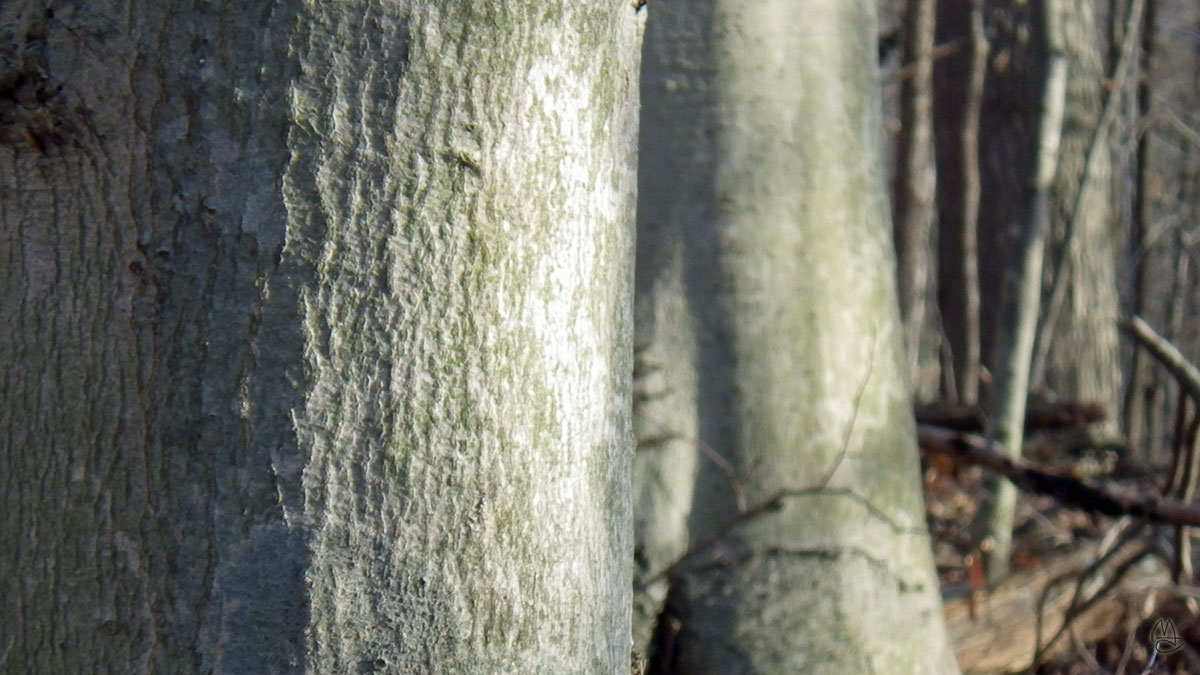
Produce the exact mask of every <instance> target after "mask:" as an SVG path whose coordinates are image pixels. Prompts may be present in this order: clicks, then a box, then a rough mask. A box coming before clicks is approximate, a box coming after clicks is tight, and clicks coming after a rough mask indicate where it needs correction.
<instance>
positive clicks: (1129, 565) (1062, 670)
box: [922, 445, 1200, 675]
mask: <svg viewBox="0 0 1200 675" xmlns="http://www.w3.org/2000/svg"><path fill="white" fill-rule="evenodd" d="M1046 447H1047V448H1049V449H1047V451H1046V453H1045V456H1036V455H1037V454H1038V453H1037V446H1036V445H1035V446H1034V447H1033V448H1032V449H1031V447H1030V446H1027V449H1026V452H1027V454H1031V455H1033V456H1032V457H1031V458H1032V459H1034V460H1035V461H1038V462H1041V463H1043V464H1044V465H1045V466H1048V467H1051V468H1053V469H1056V470H1059V471H1062V472H1064V473H1066V474H1070V475H1079V477H1080V478H1082V479H1084V480H1086V481H1088V484H1090V485H1093V486H1098V487H1101V488H1102V489H1105V490H1116V491H1125V492H1126V493H1128V492H1129V491H1136V492H1139V493H1142V494H1153V493H1155V492H1156V491H1157V490H1159V489H1160V486H1161V485H1162V484H1163V483H1164V482H1165V480H1164V479H1163V478H1162V476H1164V475H1165V474H1166V472H1167V469H1158V470H1151V469H1150V468H1148V467H1145V466H1136V465H1133V464H1132V463H1129V462H1126V461H1124V460H1118V459H1117V454H1116V453H1115V452H1110V453H1108V454H1105V453H1100V454H1099V456H1098V458H1097V457H1095V456H1090V457H1084V458H1080V457H1072V456H1069V453H1057V454H1058V455H1059V456H1058V457H1057V458H1056V457H1055V454H1056V453H1055V452H1054V451H1053V450H1052V447H1053V446H1052V445H1050V446H1046ZM922 468H923V471H924V476H923V478H924V480H923V484H924V488H925V501H926V516H927V520H928V522H929V527H930V531H931V533H932V535H933V538H934V557H935V561H936V564H937V567H938V574H939V579H940V581H941V586H942V593H943V598H944V600H945V610H946V617H947V624H948V626H949V630H950V633H951V639H952V641H953V642H954V644H955V651H956V654H957V655H958V658H959V663H960V667H961V668H962V669H963V671H964V672H965V673H1007V672H1033V673H1039V674H1044V675H1051V674H1053V675H1080V674H1082V673H1089V674H1091V673H1111V674H1112V675H1130V674H1132V675H1149V674H1150V673H1155V674H1166V673H1200V651H1198V648H1200V605H1198V604H1197V598H1200V588H1197V587H1195V586H1192V585H1191V583H1189V584H1186V585H1180V584H1178V583H1174V582H1173V581H1172V575H1171V573H1170V571H1169V570H1171V569H1172V568H1173V566H1175V565H1176V561H1175V560H1174V557H1175V553H1174V551H1175V550H1176V548H1177V547H1176V546H1175V541H1176V537H1177V536H1178V533H1177V528H1175V527H1173V526H1163V525H1146V524H1144V523H1142V522H1140V521H1138V520H1136V519H1134V518H1131V517H1118V518H1113V517H1108V516H1101V515H1097V514H1094V513H1088V512H1086V511H1084V510H1081V509H1079V508H1075V507H1070V506H1064V505H1063V504H1061V503H1059V502H1058V501H1057V500H1056V499H1055V498H1053V497H1048V496H1044V495H1038V494H1031V493H1028V492H1022V493H1021V495H1020V498H1019V499H1020V501H1019V505H1018V513H1017V522H1016V527H1015V528H1014V537H1013V558H1012V560H1013V569H1012V574H1011V576H1010V578H1009V579H1008V580H1007V581H1005V582H1003V583H1001V584H999V585H998V586H995V587H990V586H988V585H987V584H986V583H985V582H984V578H983V570H982V564H981V561H980V558H981V555H980V551H979V550H978V549H975V548H973V543H972V542H974V541H975V540H976V539H977V538H976V537H974V536H972V535H971V532H972V527H973V526H972V523H973V522H974V521H975V519H976V516H977V514H978V513H979V509H980V507H981V506H982V505H984V504H985V502H986V500H987V499H988V498H989V497H988V495H989V490H988V488H987V486H986V479H987V478H988V477H989V473H988V472H987V471H986V470H984V469H982V468H980V467H978V466H964V465H960V464H957V463H956V462H953V461H950V460H948V459H947V458H946V457H945V456H943V455H938V454H936V453H931V452H927V451H926V452H923V453H922ZM1185 536H1186V534H1185ZM1097 561H1099V562H1097ZM1181 578H1186V577H1181ZM1039 615H1040V619H1039ZM1039 627H1040V631H1039ZM1039 633H1040V634H1041V639H1040V641H1039V640H1038V637H1037V636H1038V634H1039ZM1047 643H1049V647H1047V646H1046V644H1047ZM1156 645H1157V648H1156ZM1035 653H1036V654H1037V656H1036V657H1035ZM1035 659H1036V660H1035ZM1152 660H1153V663H1152ZM1031 664H1032V665H1033V668H1032V670H1031V669H1030V667H1031Z"/></svg>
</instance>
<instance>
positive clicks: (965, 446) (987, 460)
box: [917, 424, 1200, 526]
mask: <svg viewBox="0 0 1200 675" xmlns="http://www.w3.org/2000/svg"><path fill="white" fill-rule="evenodd" d="M917 439H918V442H919V443H920V445H921V448H922V449H924V450H926V451H929V452H934V453H942V454H946V455H949V456H950V457H953V458H954V459H956V460H958V461H959V462H962V463H966V464H975V465H979V466H982V467H984V468H986V469H989V470H991V471H994V472H996V473H998V474H1000V475H1002V476H1004V477H1005V478H1007V479H1009V480H1010V481H1012V482H1013V484H1014V485H1016V486H1017V487H1019V488H1021V489H1022V490H1025V491H1027V492H1033V493H1037V494H1043V495H1047V496H1050V497H1054V498H1055V499H1057V500H1058V501H1059V502H1061V503H1063V504H1066V505H1068V506H1073V507H1075V508H1079V509H1083V510H1085V511H1091V512H1094V513H1101V514H1104V515H1106V516H1113V517H1118V516H1124V515H1129V516H1134V517H1139V518H1146V519H1147V520H1149V521H1151V522H1155V523H1160V524H1167V525H1191V526H1200V507H1196V506H1192V505H1190V504H1185V503H1184V502H1181V501H1179V500H1178V499H1170V498H1168V497H1160V496H1155V495H1140V494H1132V493H1123V492H1116V491H1113V490H1110V489H1107V488H1102V487H1099V486H1097V485H1095V484H1093V483H1091V482H1090V481H1083V480H1079V479H1077V478H1075V477H1074V476H1070V475H1067V474H1064V473H1062V472H1058V471H1055V470H1053V469H1051V468H1049V467H1044V466H1041V465H1039V464H1036V463H1034V462H1031V461H1029V460H1026V459H1015V460H1014V459H1009V458H1008V457H1005V456H1003V455H1001V454H1000V453H999V452H997V449H998V447H997V446H996V444H995V443H991V442H989V441H988V440H987V439H986V438H984V437H982V436H979V435H976V434H965V433H961V432H957V431H951V430H949V429H942V428H939V427H931V426H928V425H924V424H919V425H917Z"/></svg>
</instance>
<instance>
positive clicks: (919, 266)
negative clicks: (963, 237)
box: [893, 0, 940, 400]
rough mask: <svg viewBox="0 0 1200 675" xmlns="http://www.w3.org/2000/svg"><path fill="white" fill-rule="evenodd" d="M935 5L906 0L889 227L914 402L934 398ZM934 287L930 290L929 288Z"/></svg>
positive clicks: (932, 1) (926, 0) (929, 1)
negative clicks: (894, 256) (897, 132)
mask: <svg viewBox="0 0 1200 675" xmlns="http://www.w3.org/2000/svg"><path fill="white" fill-rule="evenodd" d="M935 4H936V3H935V0H908V3H907V5H906V7H905V10H904V27H903V29H902V30H903V32H904V68H903V70H902V72H903V73H904V75H903V78H904V79H903V84H902V86H901V90H900V138H899V139H898V140H897V143H896V145H897V148H896V172H895V186H894V188H893V194H894V196H895V209H894V220H895V222H894V228H895V234H894V235H893V238H894V239H895V246H896V272H897V274H896V279H897V296H898V297H899V300H900V320H901V322H902V323H903V325H904V347H905V363H906V365H907V368H908V377H909V381H910V383H911V386H912V390H913V392H914V393H915V395H916V397H917V398H918V399H923V400H930V399H933V398H936V396H937V393H938V384H939V382H938V380H939V377H938V375H939V373H938V367H937V347H938V343H939V342H940V341H939V340H933V339H930V338H931V337H932V335H934V334H936V333H935V332H934V331H930V330H929V327H928V326H929V325H930V324H936V321H935V317H936V314H934V313H933V312H930V311H928V310H929V309H931V307H930V305H931V301H932V300H933V298H935V297H936V294H937V290H936V285H934V284H931V283H930V282H931V280H933V269H932V268H933V266H934V263H933V251H932V242H933V239H934V228H935V221H934V217H935V215H936V209H935V203H934V202H935V200H934V196H935V190H936V187H937V172H936V168H935V166H934V158H933V37H934V24H935V21H934V20H935V18H936V7H935ZM931 286H933V290H931V289H930V287H931Z"/></svg>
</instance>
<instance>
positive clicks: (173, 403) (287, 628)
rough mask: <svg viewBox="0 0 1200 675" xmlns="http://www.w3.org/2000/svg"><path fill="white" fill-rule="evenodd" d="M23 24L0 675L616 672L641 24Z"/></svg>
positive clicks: (524, 17)
mask: <svg viewBox="0 0 1200 675" xmlns="http://www.w3.org/2000/svg"><path fill="white" fill-rule="evenodd" d="M50 4H51V3H48V2H39V1H36V0H16V1H14V2H6V3H3V4H2V5H0V26H4V31H3V32H2V33H0V92H3V95H2V96H0V233H2V234H0V237H2V239H0V241H2V242H3V244H2V245H0V254H2V256H3V258H4V262H5V264H4V265H3V266H0V315H3V316H4V317H5V320H6V322H7V324H6V327H5V329H4V330H3V331H2V332H0V373H2V375H0V383H2V384H0V400H2V401H3V402H4V403H3V405H2V406H0V439H2V440H0V444H2V445H3V447H2V449H0V481H2V482H3V485H2V489H0V542H2V546H0V584H2V585H0V616H3V617H4V624H5V626H4V628H0V669H3V670H5V671H6V672H28V673H82V672H131V673H132V672H139V673H148V672H197V673H203V672H212V673H279V672H289V673H290V672H310V673H354V672H395V673H414V672H432V671H434V670H437V671H444V672H458V673H499V672H513V673H516V672H525V673H534V672H556V673H583V672H595V673H599V672H606V673H613V672H618V671H621V670H623V669H624V670H627V669H628V667H629V650H630V625H629V605H630V591H629V588H630V585H631V578H630V571H629V560H628V555H629V551H630V549H631V547H632V546H631V533H630V510H629V506H628V503H629V493H628V487H627V486H628V476H629V469H630V450H629V448H630V445H631V429H630V421H629V413H628V408H629V384H628V382H629V370H630V368H631V363H630V360H629V358H628V354H629V350H630V347H631V332H632V331H631V325H630V324H631V306H630V302H629V298H630V297H631V296H632V278H631V272H632V266H631V262H632V253H633V251H632V246H633V231H632V223H633V218H634V211H633V197H634V192H635V184H634V182H633V176H634V174H633V167H634V159H635V150H636V147H635V140H636V138H635V137H636V110H637V107H638V89H637V80H636V72H637V65H638V60H639V50H640V30H641V22H642V14H641V13H639V12H638V11H637V10H636V8H635V7H633V6H632V5H631V4H630V3H628V2H625V1H624V0H622V1H619V2H618V1H613V2H605V3H588V4H580V3H576V2H567V1H563V2H555V1H554V0H551V1H549V2H542V3H538V4H537V5H530V4H527V3H512V2H504V1H499V0H461V1H460V0H411V1H404V2H395V3H380V2H374V1H369V0H363V1H356V2H352V1H335V2H322V3H312V2H300V1H297V0H285V1H284V2H269V3H268V2H245V3H226V4H223V5H220V6H216V5H212V6H210V5H195V6H193V5H186V4H185V5H176V4H173V3H156V2H141V1H136V2H133V3H131V4H129V3H127V4H123V5H122V4H117V3H108V2H97V3H86V4H83V3H77V4H73V5H72V4H67V5H63V4H62V3H54V7H53V8H51V6H50Z"/></svg>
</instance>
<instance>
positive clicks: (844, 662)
mask: <svg viewBox="0 0 1200 675" xmlns="http://www.w3.org/2000/svg"><path fill="white" fill-rule="evenodd" d="M668 8H670V9H668ZM658 10H659V11H661V13H660V14H656V15H655V17H654V19H653V21H659V20H662V23H661V24H660V26H659V27H658V28H656V29H655V30H657V31H660V32H659V33H658V34H657V36H656V37H655V38H652V39H651V40H649V41H648V43H647V45H648V49H647V56H646V59H647V64H646V66H647V67H646V71H645V74H644V79H643V87H644V89H643V91H644V92H645V101H646V109H647V110H646V116H645V118H644V125H645V126H644V133H643V136H642V138H643V143H644V145H643V148H642V157H643V164H642V167H641V168H642V178H641V190H642V195H643V199H644V202H645V205H644V206H643V207H642V208H641V209H640V217H641V220H640V223H639V225H640V228H641V233H642V235H641V238H640V247H641V248H642V250H641V251H640V252H639V256H640V262H639V267H638V269H639V274H643V273H644V274H646V275H649V276H639V280H638V286H639V291H640V292H641V293H642V296H641V297H639V307H641V308H645V309H644V311H639V313H638V318H639V320H642V321H643V324H642V325H640V326H639V328H638V330H639V340H640V342H639V345H640V348H641V350H642V353H644V354H647V355H650V354H653V355H654V357H653V358H652V359H650V362H649V363H647V367H646V368H643V369H640V370H639V375H641V376H642V377H643V382H644V384H645V385H646V386H645V388H646V391H647V392H648V393H650V392H653V393H656V394H663V397H662V398H661V399H658V401H667V400H670V401H671V402H670V403H667V402H663V403H662V404H661V405H659V404H658V401H656V402H655V405H650V404H649V403H646V404H644V405H642V406H641V407H640V408H639V415H640V417H641V420H642V421H641V422H640V424H639V428H640V429H642V430H643V432H645V433H646V438H645V439H643V446H644V449H643V450H641V451H639V457H638V462H639V463H642V464H643V465H644V466H646V467H647V468H646V469H645V470H644V471H642V472H640V473H639V474H638V475H639V478H640V479H641V480H643V481H645V480H660V481H664V482H666V481H670V482H672V483H673V484H675V481H678V484H675V485H676V486H675V487H673V488H672V490H673V493H672V494H673V495H675V498H677V499H688V498H689V497H692V495H694V498H693V499H691V501H690V504H689V505H690V511H689V512H688V513H687V514H686V516H685V515H684V514H683V513H682V511H683V508H682V507H681V506H680V505H678V504H671V505H669V506H668V505H667V504H666V503H667V502H668V501H669V500H668V499H666V498H663V499H662V500H661V502H660V503H659V508H661V509H662V510H661V511H659V512H657V513H645V512H642V513H639V522H641V523H643V524H644V525H645V527H643V528H642V529H640V530H639V537H640V542H639V544H640V546H641V547H642V548H641V550H642V551H649V550H650V546H652V545H658V544H657V541H658V540H657V530H655V529H654V525H655V524H656V523H665V524H664V525H661V527H663V528H665V532H666V535H665V536H666V537H667V538H669V539H670V542H671V543H670V547H675V548H678V547H679V546H680V543H679V540H680V539H681V538H682V535H681V534H679V530H680V529H682V528H684V527H686V528H687V531H686V534H687V535H688V536H689V541H690V543H689V551H690V555H689V556H688V557H686V558H684V559H683V560H682V561H680V562H678V563H676V564H674V565H671V566H668V567H667V568H666V569H665V573H661V574H656V573H654V570H653V568H650V569H649V571H646V572H643V574H642V579H643V580H644V582H646V585H652V584H651V583H650V582H651V581H653V580H654V579H656V578H662V579H666V580H667V585H668V586H669V592H668V593H667V594H666V595H667V602H666V604H667V606H666V609H665V611H664V612H663V615H662V616H661V617H660V619H659V622H658V626H657V629H658V630H657V642H656V647H655V648H656V651H655V653H654V654H653V660H652V664H651V667H652V670H653V671H654V672H659V673H664V672H686V673H721V674H722V675H727V674H737V673H752V672H764V673H765V672H772V673H791V672H813V673H821V672H831V673H832V672H837V673H844V672H856V673H883V672H887V673H949V672H955V667H954V662H953V657H952V656H951V653H950V650H949V647H948V645H947V643H946V640H945V634H944V629H943V626H942V619H941V614H940V605H941V603H940V598H939V595H938V592H937V582H936V578H935V576H934V574H933V567H932V562H931V557H930V549H929V538H928V533H927V532H926V530H925V527H924V519H923V514H922V508H921V499H920V494H919V490H918V475H917V473H918V470H917V461H916V454H915V448H914V443H913V433H914V432H913V426H912V411H911V407H910V405H911V402H910V396H909V394H908V388H907V386H906V379H907V378H906V373H905V368H904V366H903V363H904V360H903V356H902V335H901V329H900V323H899V316H898V312H897V310H896V304H895V303H896V295H895V285H894V284H895V278H894V276H893V274H894V266H895V263H894V259H893V257H892V253H891V241H890V237H889V230H890V228H889V227H888V218H887V202H886V196H885V194H886V193H885V190H884V179H883V166H882V158H881V152H880V143H879V134H880V112H879V106H880V103H879V89H878V81H877V77H878V76H877V66H876V63H875V44H874V38H875V35H876V30H875V16H874V14H875V12H874V3H873V2H844V1H842V0H827V1H825V2H806V3H799V4H797V3H793V2H783V1H773V2H760V3H745V2H728V1H726V0H718V1H717V2H713V3H711V4H708V3H682V2H680V3H678V4H677V5H676V4H672V0H665V1H664V2H663V3H662V5H661V6H660V7H659V8H658ZM660 105H661V106H662V107H661V108H659V106H660ZM683 139H686V140H687V141H688V142H687V143H683V142H682V141H683ZM660 143H661V144H663V145H667V144H671V143H674V144H675V145H673V146H671V147H673V148H686V150H684V151H682V152H681V153H680V155H679V156H674V157H663V156H662V155H665V154H668V153H665V152H663V145H659V144H660ZM670 322H677V323H674V324H671V323H670ZM653 367H657V370H654V369H653ZM651 373H654V377H656V378H660V381H658V382H654V385H655V386H654V387H650V386H649V385H650V384H651V382H652V380H651V377H650V375H651ZM668 397H676V398H670V399H668ZM668 414H671V415H674V416H673V417H672V418H671V419H665V418H666V417H667V416H668ZM652 415H658V416H659V417H657V418H655V419H652V418H651V416H652ZM651 429H655V431H653V432H651V431H650V430H651ZM693 430H694V431H693ZM693 433H695V434H697V436H698V438H692V437H690V434H693ZM656 438H658V439H675V440H672V441H671V443H672V444H668V443H662V444H660V445H657V446H654V447H649V446H647V444H646V439H656ZM689 445H690V447H689ZM689 451H690V453H691V456H690V457H687V453H688V452H689ZM671 453H675V454H671ZM670 457H687V459H686V461H683V462H681V463H680V464H679V465H677V466H678V467H679V468H678V469H677V470H675V472H674V473H672V472H671V470H670V465H669V464H667V463H666V462H667V460H668V458H670ZM651 464H653V465H654V466H653V468H650V467H649V465H651ZM693 474H694V475H695V478H694V479H693ZM689 481H690V482H691V484H692V485H691V487H690V488H689V487H687V486H686V485H683V483H686V482H689ZM649 489H650V488H648V487H645V486H643V487H641V488H640V490H641V491H643V492H644V491H647V490H649ZM645 506H646V504H645V503H643V507H645ZM772 507H777V508H772ZM668 508H669V509H672V510H667V509H668ZM685 517H686V520H685ZM663 548H668V547H667V546H663ZM660 550H661V549H660ZM659 571H660V572H663V569H662V568H659ZM660 592H661V591H660Z"/></svg>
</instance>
